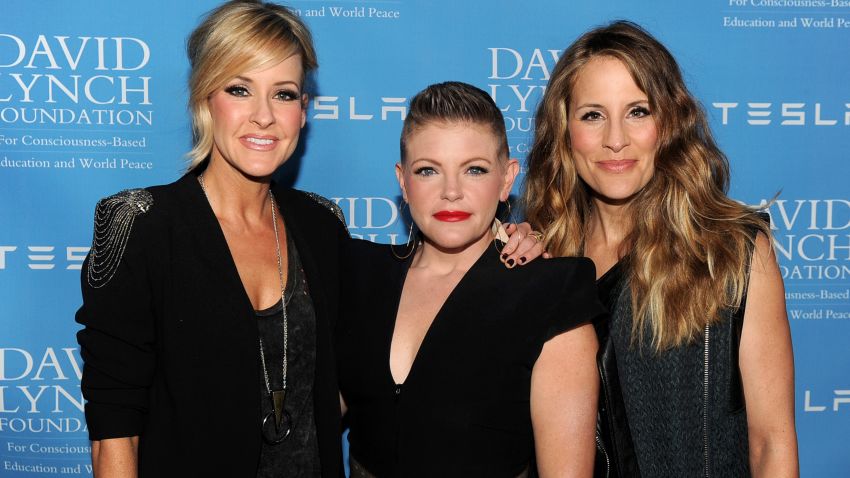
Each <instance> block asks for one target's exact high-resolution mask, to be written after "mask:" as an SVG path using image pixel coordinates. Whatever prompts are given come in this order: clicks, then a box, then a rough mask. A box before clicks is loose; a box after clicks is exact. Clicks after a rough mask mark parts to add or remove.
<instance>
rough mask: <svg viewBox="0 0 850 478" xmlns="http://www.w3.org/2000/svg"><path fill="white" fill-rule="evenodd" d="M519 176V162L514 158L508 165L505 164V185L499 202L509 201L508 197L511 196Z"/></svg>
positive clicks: (509, 160)
mask: <svg viewBox="0 0 850 478" xmlns="http://www.w3.org/2000/svg"><path fill="white" fill-rule="evenodd" d="M517 174H519V161H517V160H516V159H514V158H510V159H508V161H507V164H505V178H504V181H505V183H504V185H503V187H502V191H501V193H500V194H499V200H501V201H507V200H508V196H510V195H511V189H513V187H514V181H515V180H516V175H517Z"/></svg>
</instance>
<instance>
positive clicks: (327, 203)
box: [304, 191, 348, 231]
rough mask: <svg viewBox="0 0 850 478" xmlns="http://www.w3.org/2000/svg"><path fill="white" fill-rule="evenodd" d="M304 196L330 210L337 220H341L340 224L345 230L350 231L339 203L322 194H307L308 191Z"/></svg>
mask: <svg viewBox="0 0 850 478" xmlns="http://www.w3.org/2000/svg"><path fill="white" fill-rule="evenodd" d="M304 194H306V195H307V197H309V198H310V199H312V200H313V201H316V202H317V203H319V204H320V205H322V206H324V207H326V208H328V210H330V211H331V212H332V213H334V215H335V216H336V218H337V219H339V222H341V223H342V227H344V228H345V230H346V231H348V225H347V224H346V223H345V215H343V214H342V208H340V207H339V205H338V204H337V203H335V202H333V201H331V200H330V199H328V198H326V197H324V196H322V195H320V194H316V193H311V192H307V191H304Z"/></svg>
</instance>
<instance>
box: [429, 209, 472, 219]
mask: <svg viewBox="0 0 850 478" xmlns="http://www.w3.org/2000/svg"><path fill="white" fill-rule="evenodd" d="M471 215H472V214H471V213H468V212H464V211H439V212H436V213H434V219H436V220H438V221H443V222H458V221H465V220H467V219H469V216H471Z"/></svg>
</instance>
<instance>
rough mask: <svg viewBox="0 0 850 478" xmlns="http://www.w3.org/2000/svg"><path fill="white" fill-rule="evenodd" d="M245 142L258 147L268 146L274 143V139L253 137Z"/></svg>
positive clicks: (247, 138) (249, 137)
mask: <svg viewBox="0 0 850 478" xmlns="http://www.w3.org/2000/svg"><path fill="white" fill-rule="evenodd" d="M245 141H247V142H249V143H254V144H257V145H260V146H268V145H270V144H272V143H274V140H273V139H265V138H254V137H251V136H248V137H246V138H245Z"/></svg>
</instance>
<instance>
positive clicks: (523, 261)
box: [519, 256, 528, 264]
mask: <svg viewBox="0 0 850 478" xmlns="http://www.w3.org/2000/svg"><path fill="white" fill-rule="evenodd" d="M527 260H528V259H526V258H525V256H522V257H520V258H519V263H520V264H525V261H527Z"/></svg>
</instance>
